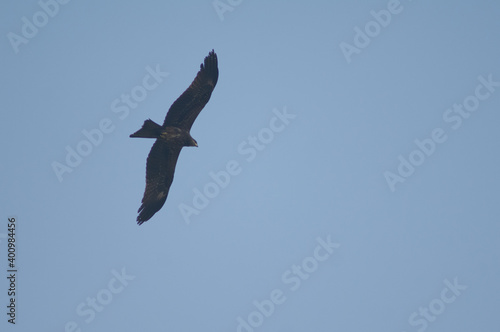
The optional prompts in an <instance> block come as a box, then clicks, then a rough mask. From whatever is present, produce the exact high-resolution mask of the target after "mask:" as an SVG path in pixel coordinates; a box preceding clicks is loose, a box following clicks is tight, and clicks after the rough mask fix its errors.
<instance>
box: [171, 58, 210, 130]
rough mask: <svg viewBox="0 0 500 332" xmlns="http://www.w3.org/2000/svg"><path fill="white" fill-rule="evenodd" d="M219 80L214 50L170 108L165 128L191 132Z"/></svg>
mask: <svg viewBox="0 0 500 332" xmlns="http://www.w3.org/2000/svg"><path fill="white" fill-rule="evenodd" d="M218 78H219V69H218V68H217V54H215V53H214V50H212V51H211V52H210V53H209V54H208V56H207V57H205V61H204V63H203V64H201V65H200V71H199V72H198V74H197V75H196V78H195V79H194V81H193V83H191V85H190V86H189V88H187V89H186V91H184V92H183V93H182V95H181V96H180V97H179V98H177V100H176V101H175V102H174V103H173V104H172V106H170V109H169V110H168V113H167V116H166V117H165V122H164V123H163V127H167V126H172V127H178V128H182V129H184V130H187V131H189V130H191V126H192V125H193V122H194V120H196V117H197V116H198V114H200V112H201V110H202V109H203V107H205V105H206V104H207V103H208V101H209V100H210V96H211V95H212V91H213V90H214V88H215V85H216V84H217V79H218Z"/></svg>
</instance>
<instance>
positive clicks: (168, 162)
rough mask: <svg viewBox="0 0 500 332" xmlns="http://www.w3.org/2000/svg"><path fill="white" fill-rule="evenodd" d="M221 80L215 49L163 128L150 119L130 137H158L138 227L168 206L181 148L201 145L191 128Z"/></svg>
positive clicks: (172, 107) (150, 163)
mask: <svg viewBox="0 0 500 332" xmlns="http://www.w3.org/2000/svg"><path fill="white" fill-rule="evenodd" d="M218 77H219V70H218V65H217V55H216V54H215V53H214V51H213V50H212V52H210V53H209V55H208V56H207V57H206V58H205V61H204V64H202V65H201V66H200V71H199V72H198V74H197V75H196V78H195V79H194V81H193V83H191V85H190V86H189V88H188V89H187V90H186V91H184V93H183V94H182V95H181V96H180V97H179V98H178V99H177V100H176V101H175V102H174V103H173V104H172V106H171V107H170V109H169V111H168V113H167V116H166V117H165V121H164V123H163V126H160V125H159V124H157V123H155V122H154V121H152V120H150V119H148V120H146V121H144V124H143V126H142V128H141V129H139V130H138V131H136V132H135V133H133V134H132V135H130V137H143V138H156V142H155V143H154V144H153V147H152V148H151V151H150V152H149V156H148V160H147V163H146V190H145V192H144V197H143V198H142V205H141V207H140V208H139V210H138V211H137V212H138V213H139V216H138V217H137V223H138V224H139V225H140V224H142V223H143V222H145V221H147V220H149V219H150V218H151V217H152V216H153V215H154V214H155V213H156V212H158V211H159V210H160V209H161V207H162V206H163V204H165V201H166V199H167V196H168V191H169V189H170V185H171V184H172V181H173V179H174V171H175V165H176V163H177V159H178V158H179V154H180V152H181V150H182V148H183V147H184V146H198V143H197V142H196V141H195V140H194V138H193V137H191V134H190V130H191V126H192V125H193V122H194V120H195V119H196V117H197V116H198V114H199V113H200V112H201V110H202V109H203V107H204V106H205V105H206V104H207V102H208V101H209V99H210V96H211V94H212V91H213V90H214V88H215V85H216V84H217V79H218Z"/></svg>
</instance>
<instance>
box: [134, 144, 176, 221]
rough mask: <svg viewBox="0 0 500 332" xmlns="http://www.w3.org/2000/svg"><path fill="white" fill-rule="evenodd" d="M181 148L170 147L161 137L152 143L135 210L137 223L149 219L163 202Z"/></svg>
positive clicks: (165, 198)
mask: <svg viewBox="0 0 500 332" xmlns="http://www.w3.org/2000/svg"><path fill="white" fill-rule="evenodd" d="M181 149H182V146H173V147H171V146H169V144H168V143H167V142H165V141H163V140H161V139H157V140H156V142H155V144H153V147H152V148H151V151H150V152H149V156H148V161H147V163H146V190H145V191H144V197H143V198H142V205H141V207H140V208H139V210H138V211H137V212H138V213H139V216H138V217H137V223H138V224H139V225H141V224H142V223H143V222H145V221H147V220H149V219H150V218H151V217H152V216H153V215H154V214H155V213H156V212H158V211H159V210H160V209H161V208H162V206H163V204H165V201H166V200H167V196H168V190H169V189H170V185H171V184H172V181H173V180H174V172H175V165H176V164H177V159H178V158H179V154H180V152H181Z"/></svg>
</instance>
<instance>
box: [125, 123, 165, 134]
mask: <svg viewBox="0 0 500 332" xmlns="http://www.w3.org/2000/svg"><path fill="white" fill-rule="evenodd" d="M161 132H162V126H160V125H159V124H157V123H156V122H154V121H153V120H151V119H147V120H146V121H144V124H143V125H142V128H141V129H139V130H138V131H136V132H135V133H133V134H132V135H130V137H143V138H158V137H160V135H161Z"/></svg>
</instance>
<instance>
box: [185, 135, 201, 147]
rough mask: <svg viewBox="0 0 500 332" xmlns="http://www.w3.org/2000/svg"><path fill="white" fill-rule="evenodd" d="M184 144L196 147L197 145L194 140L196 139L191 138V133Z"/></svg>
mask: <svg viewBox="0 0 500 332" xmlns="http://www.w3.org/2000/svg"><path fill="white" fill-rule="evenodd" d="M186 146H196V147H198V142H196V140H195V139H194V138H192V137H191V135H189V138H188V141H187V144H186Z"/></svg>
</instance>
